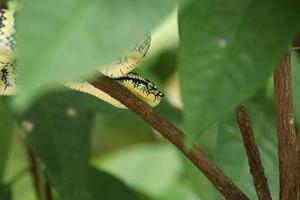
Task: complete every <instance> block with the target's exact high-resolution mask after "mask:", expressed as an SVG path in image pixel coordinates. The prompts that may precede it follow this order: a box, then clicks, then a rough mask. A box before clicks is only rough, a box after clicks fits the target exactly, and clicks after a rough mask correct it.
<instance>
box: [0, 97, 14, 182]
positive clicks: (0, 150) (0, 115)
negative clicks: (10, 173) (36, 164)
mask: <svg viewBox="0 0 300 200" xmlns="http://www.w3.org/2000/svg"><path fill="white" fill-rule="evenodd" d="M12 132H13V121H12V118H11V115H10V113H9V111H8V109H7V105H6V104H5V103H4V99H3V98H0V138H1V139H0V183H1V182H3V174H4V169H5V164H6V160H7V157H8V153H9V147H10V143H11V139H12Z"/></svg>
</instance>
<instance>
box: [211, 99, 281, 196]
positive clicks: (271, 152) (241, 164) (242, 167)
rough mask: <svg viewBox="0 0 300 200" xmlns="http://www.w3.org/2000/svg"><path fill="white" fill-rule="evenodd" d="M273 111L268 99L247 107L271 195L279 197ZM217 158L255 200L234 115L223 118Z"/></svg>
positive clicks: (227, 172)
mask: <svg viewBox="0 0 300 200" xmlns="http://www.w3.org/2000/svg"><path fill="white" fill-rule="evenodd" d="M259 98H262V97H259ZM274 110H275V108H274V104H273V102H272V101H267V100H266V99H263V100H261V101H259V102H256V104H254V103H250V104H249V105H248V106H247V111H248V113H249V115H250V118H251V121H252V126H253V130H254V134H255V138H256V144H257V145H258V148H259V151H260V155H261V159H262V162H263V165H264V169H265V173H266V176H267V179H268V183H269V187H270V190H271V193H272V196H278V191H279V188H278V177H279V175H278V160H277V143H276V138H277V137H276V129H275V113H274ZM214 159H215V162H216V163H217V165H218V166H220V167H221V169H222V170H224V171H225V173H226V175H228V176H229V177H230V178H231V179H232V180H233V182H234V183H236V184H237V185H238V186H239V187H240V188H241V189H242V191H244V192H245V193H246V194H247V195H248V196H249V198H250V199H256V192H255V189H254V186H253V180H252V176H251V174H250V169H249V165H248V159H247V156H246V152H245V149H244V146H243V142H242V136H241V133H240V131H239V128H238V126H237V123H236V119H235V115H234V114H231V115H230V116H228V117H226V118H224V119H223V120H221V122H220V124H219V131H218V139H217V144H216V150H215V156H214Z"/></svg>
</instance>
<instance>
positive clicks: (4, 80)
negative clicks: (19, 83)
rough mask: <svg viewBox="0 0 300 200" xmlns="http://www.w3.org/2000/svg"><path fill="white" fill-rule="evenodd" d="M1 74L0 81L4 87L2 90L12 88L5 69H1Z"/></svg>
mask: <svg viewBox="0 0 300 200" xmlns="http://www.w3.org/2000/svg"><path fill="white" fill-rule="evenodd" d="M1 72H2V76H1V80H2V81H3V83H4V85H5V87H4V90H6V89H7V88H8V87H11V86H12V84H11V83H10V82H9V80H8V76H9V72H8V69H7V68H6V67H4V68H3V69H1Z"/></svg>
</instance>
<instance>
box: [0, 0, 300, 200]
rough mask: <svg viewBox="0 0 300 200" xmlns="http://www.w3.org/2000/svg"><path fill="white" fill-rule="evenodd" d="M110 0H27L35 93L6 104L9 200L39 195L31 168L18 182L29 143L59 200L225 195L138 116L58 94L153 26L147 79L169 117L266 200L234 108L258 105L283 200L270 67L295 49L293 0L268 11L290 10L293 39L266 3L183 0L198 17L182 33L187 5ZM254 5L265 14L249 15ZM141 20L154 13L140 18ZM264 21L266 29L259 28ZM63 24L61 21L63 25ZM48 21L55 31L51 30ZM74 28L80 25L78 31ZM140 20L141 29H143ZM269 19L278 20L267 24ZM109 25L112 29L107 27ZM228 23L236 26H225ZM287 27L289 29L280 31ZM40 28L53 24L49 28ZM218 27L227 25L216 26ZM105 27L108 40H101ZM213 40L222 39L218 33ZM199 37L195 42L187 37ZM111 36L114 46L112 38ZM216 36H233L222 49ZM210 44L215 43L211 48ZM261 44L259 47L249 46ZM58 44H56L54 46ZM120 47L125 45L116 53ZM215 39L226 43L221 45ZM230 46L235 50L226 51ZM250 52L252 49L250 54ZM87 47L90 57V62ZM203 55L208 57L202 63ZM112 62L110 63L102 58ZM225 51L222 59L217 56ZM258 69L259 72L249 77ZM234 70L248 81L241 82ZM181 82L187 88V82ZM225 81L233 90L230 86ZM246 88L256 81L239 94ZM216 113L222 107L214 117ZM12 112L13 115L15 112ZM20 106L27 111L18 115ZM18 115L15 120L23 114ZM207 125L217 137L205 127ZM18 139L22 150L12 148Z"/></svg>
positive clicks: (2, 105)
mask: <svg viewBox="0 0 300 200" xmlns="http://www.w3.org/2000/svg"><path fill="white" fill-rule="evenodd" d="M99 2H100V3H99ZM99 2H98V3H97V1H90V2H89V3H82V2H80V1H68V0H64V1H51V2H47V1H40V2H39V1H37V0H36V1H34V0H32V1H31V2H30V3H27V2H25V3H24V5H23V4H21V5H22V6H21V10H20V14H19V16H18V17H19V18H20V21H19V22H17V23H19V25H18V27H17V28H18V29H17V30H20V33H19V34H20V53H21V54H20V55H21V58H20V60H21V61H20V65H21V66H23V68H22V69H20V77H21V78H22V79H23V80H24V86H22V90H21V92H20V95H19V96H18V97H16V98H10V97H8V98H7V97H1V98H0V111H1V112H0V119H1V123H0V134H1V138H2V139H1V140H0V178H1V177H2V178H1V179H0V182H1V183H2V184H1V187H0V197H1V195H2V196H3V197H4V196H5V195H8V194H9V193H10V192H11V193H12V194H13V199H14V200H34V199H36V197H35V192H34V188H33V184H32V180H31V174H30V172H29V171H28V170H27V171H25V173H22V176H20V177H18V176H17V177H16V175H17V174H19V172H22V171H23V170H24V169H25V170H26V169H28V165H29V163H28V159H27V150H26V149H27V147H26V145H28V146H29V147H30V148H31V149H32V150H33V152H34V153H35V154H36V155H37V158H38V159H39V161H40V162H41V163H42V164H41V167H42V169H43V170H45V174H46V177H47V178H48V179H49V180H50V182H51V184H52V185H53V190H54V196H55V198H56V197H60V198H61V199H72V200H76V199H101V198H102V199H106V200H110V199H112V200H115V199H123V200H125V199H128V200H132V199H140V200H167V199H172V200H182V199H185V200H200V199H204V200H206V199H222V197H221V196H220V195H219V194H218V192H216V190H215V189H214V188H213V186H212V185H211V184H210V182H209V181H208V180H207V179H206V178H205V177H204V176H203V175H202V174H201V173H200V172H199V171H198V170H197V169H196V168H195V167H194V166H193V165H192V164H191V163H190V162H189V161H188V160H187V159H185V158H184V157H183V156H182V155H181V154H180V153H179V152H178V151H177V150H176V149H175V148H174V147H173V146H172V145H171V144H169V143H168V142H166V141H165V140H164V139H163V138H162V137H161V136H160V135H159V134H158V133H156V132H155V131H154V130H153V129H151V128H150V127H149V126H148V125H147V124H146V123H145V122H143V121H142V120H141V119H139V118H138V117H137V116H135V115H134V114H133V113H131V112H130V111H127V110H119V109H116V108H113V107H111V106H110V105H107V104H105V103H103V102H101V101H100V100H98V99H96V98H94V97H91V96H88V95H85V94H80V93H78V92H75V91H70V90H68V89H64V88H63V87H61V86H58V85H59V84H58V83H57V82H58V81H61V80H62V79H64V80H70V79H72V78H74V77H82V76H85V77H90V76H89V75H90V74H92V73H91V72H92V66H93V64H94V63H96V62H99V64H103V63H105V62H106V59H109V58H112V57H115V56H117V55H121V52H123V51H124V49H127V48H128V46H131V44H132V43H133V41H136V39H137V38H138V37H139V36H140V35H141V33H144V32H145V30H151V32H152V39H153V41H152V45H151V48H150V52H149V53H148V55H147V56H146V58H145V60H144V61H143V62H142V63H141V64H140V66H139V67H138V68H137V70H136V71H138V72H139V73H140V74H143V76H145V77H148V78H149V79H151V80H153V81H154V82H155V83H157V84H158V86H159V87H160V88H161V89H162V90H163V91H164V92H165V93H166V98H164V100H163V101H162V103H161V105H160V106H159V107H158V108H157V110H158V111H159V112H160V113H161V114H162V115H164V116H165V117H167V118H168V119H169V120H170V121H172V122H173V123H174V124H176V125H177V126H178V127H180V128H181V129H183V130H184V131H185V132H187V134H188V137H189V139H190V140H192V141H196V142H197V143H198V144H199V146H201V148H202V149H203V150H204V151H205V152H206V153H207V154H208V155H209V157H210V158H211V159H213V160H214V161H215V162H216V163H217V164H218V166H220V168H221V169H222V170H224V171H225V173H226V174H227V175H228V176H229V177H230V178H231V179H233V181H234V182H235V183H236V184H237V185H238V186H239V187H241V189H242V191H244V192H245V193H246V194H247V195H249V197H250V199H256V194H255V190H254V187H253V184H252V179H251V176H250V172H249V167H248V162H247V158H246V154H245V151H244V149H243V146H242V141H241V136H240V133H239V130H238V128H237V125H236V122H235V118H234V113H233V109H231V108H233V107H234V106H233V105H234V104H236V103H240V102H243V103H244V104H246V106H247V108H248V109H249V113H250V116H251V118H252V122H253V126H254V132H255V136H256V139H257V143H258V146H259V148H260V153H261V155H262V160H263V164H264V166H265V171H266V174H267V177H268V181H269V185H270V188H271V193H272V195H273V196H274V199H276V197H278V191H279V188H278V161H277V144H276V132H275V119H274V111H275V107H274V97H273V96H274V94H273V86H272V75H271V72H272V69H273V68H274V67H275V66H276V65H274V66H264V65H265V64H272V63H276V62H277V61H279V60H280V58H281V56H282V55H283V54H282V53H283V52H285V51H286V50H287V48H288V47H289V45H291V44H290V39H291V38H292V36H293V34H294V33H295V30H296V29H297V23H296V22H295V21H297V18H296V19H295V17H296V16H297V15H295V16H292V17H293V18H290V17H291V16H290V15H292V14H286V13H288V12H289V13H291V7H289V6H291V5H292V4H291V2H292V1H289V3H286V4H285V3H282V4H281V3H279V1H275V3H274V2H273V3H272V5H273V6H270V4H268V3H270V2H268V1H266V3H265V4H264V5H261V6H262V8H269V9H271V10H272V9H273V11H282V12H283V14H282V16H285V14H286V19H289V20H290V21H289V23H285V22H286V21H285V17H282V18H280V19H281V20H282V21H281V22H280V23H282V24H283V25H286V26H288V28H287V30H284V31H280V30H279V31H278V29H279V28H274V29H272V26H273V24H276V23H277V22H276V19H270V21H269V18H264V16H265V15H267V13H266V14H265V15H264V14H262V13H261V8H258V7H257V5H259V3H258V1H255V0H252V1H250V0H249V1H235V0H231V1H229V2H228V5H223V7H222V8H218V7H217V8H215V7H213V6H212V5H213V4H211V3H210V2H209V1H202V4H201V5H202V6H203V7H204V8H205V9H203V11H201V8H199V4H198V3H195V1H183V2H181V3H182V5H181V7H180V8H181V9H185V8H186V9H191V10H190V11H191V12H190V14H183V15H180V16H182V18H180V20H179V24H181V26H180V27H182V28H180V30H179V31H178V23H177V11H176V8H175V6H176V2H175V3H174V2H172V1H165V2H164V3H159V1H158V2H156V3H157V5H156V6H153V4H154V3H153V2H151V3H149V2H150V1H135V2H134V3H137V2H140V3H139V4H138V5H139V6H140V7H135V6H133V5H132V4H133V3H129V1H122V2H124V3H121V2H120V1H112V3H105V1H99ZM216 2H217V1H216ZM126 3H128V4H126ZM98 4H99V5H98ZM58 5H59V6H60V7H61V8H70V7H71V8H73V7H72V6H74V8H79V10H78V13H79V14H77V13H72V12H74V10H72V9H67V10H64V9H61V10H58V11H57V10H56V11H53V9H49V8H52V7H55V6H58ZM49 6H50V7H49ZM97 6H102V7H101V8H103V10H105V9H106V10H105V12H104V14H101V15H99V16H97V17H95V16H93V14H95V13H98V12H96V11H94V9H95V8H98V7H97ZM284 6H286V7H284ZM82 7H83V8H82ZM148 7H150V8H149V9H146V8H148ZM192 7H193V8H194V11H192ZM236 8H239V9H236ZM250 8H253V9H254V10H251V11H249V10H250ZM84 9H86V10H84ZM126 9H127V10H126ZM138 9H139V10H138ZM143 9H144V10H143ZM157 9H159V11H157ZM195 9H196V10H195ZM197 9H198V10H197ZM210 9H211V10H210ZM218 9H220V10H223V11H227V12H224V13H222V12H220V16H218V17H219V18H217V19H220V17H221V15H222V17H224V21H222V20H221V21H219V20H215V19H214V18H213V17H206V15H205V14H207V13H208V14H209V13H210V12H211V13H213V12H212V11H215V10H218ZM237 10H238V11H237ZM93 11H94V12H93ZM125 11H126V12H125ZM131 11H132V13H131ZM196 11H197V12H196ZM209 11H210V12H209ZM229 11H232V12H229ZM43 12H45V13H44V14H43ZM68 12H69V13H68ZM206 12H207V13H206ZM285 12H286V13H285ZM41 13H42V14H41ZM62 13H63V14H62ZM87 13H88V14H87ZM89 13H91V14H89ZM141 13H143V17H141V18H136V16H139V14H141ZM199 13H200V14H199ZM245 13H246V14H245ZM197 14H199V16H197ZM37 16H41V17H40V18H37ZM74 16H76V17H74ZM107 16H112V18H111V19H110V20H111V21H109V22H107V18H106V17H107ZM153 16H154V17H153ZM208 16H210V15H208ZM248 16H253V17H248ZM93 17H94V18H93ZM297 17H298V16H297ZM123 18H124V20H123ZM260 18H261V19H262V20H261V21H259V22H258V21H257V22H258V23H256V24H252V22H253V21H255V20H257V19H260ZM53 19H56V20H57V21H56V22H57V23H51V22H53ZM90 19H94V20H93V21H92V22H91V23H89V24H86V22H87V21H86V20H90ZM95 19H97V20H95ZM193 19H194V20H193ZM207 19H211V20H207ZM225 19H226V20H228V21H226V20H225ZM267 19H268V20H267ZM298 19H299V18H298ZM43 20H46V23H45V24H40V23H41V22H43ZM47 20H48V21H47ZM68 20H71V22H72V23H67V24H66V22H68ZM122 20H123V21H122ZM126 20H127V21H126ZM185 20H189V22H190V23H187V22H185ZM298 21H299V20H298ZM128 22H131V23H134V24H135V25H136V26H132V27H131V26H130V24H129V23H128ZM193 23H194V25H195V27H194V26H193ZM267 23H271V24H268V26H267V27H264V26H265V25H266V24H267ZM272 23H273V24H272ZM278 23H279V22H278ZM99 24H101V25H102V26H99V27H98V28H97V26H98V25H99ZM186 24H188V25H186ZM199 24H200V25H199ZM220 24H224V27H222V26H221V25H220ZM240 24H241V25H240ZM282 24H279V25H278V24H277V25H278V26H279V27H280V26H281V25H282ZM124 25H126V26H125V28H124ZM39 26H41V27H42V28H41V29H38V30H37V29H36V27H39ZM228 26H229V27H230V28H228ZM240 26H241V27H242V28H240ZM90 27H92V28H91V29H90ZM214 27H219V28H218V29H217V30H215V29H214ZM270 27H271V28H270ZM53 28H54V30H60V31H59V34H55V32H57V31H51V30H52V29H53ZM108 28H111V29H112V30H113V31H111V30H110V31H109V30H107V29H108ZM101 29H102V30H101ZM191 29H193V30H191ZM240 29H241V30H245V31H248V32H243V31H240ZM41 30H42V31H41ZM83 30H84V31H83ZM120 30H123V31H120ZM128 30H129V31H128ZM47 31H48V32H47ZM93 31H95V32H96V33H95V34H93ZM118 31H120V32H118ZM197 31H198V32H197ZM272 31H274V32H272ZM276 31H277V32H276ZM100 32H101V34H100ZM112 32H113V33H114V34H112ZM116 32H117V34H115V33H116ZM192 32H196V34H193V33H192ZM179 33H181V36H182V37H181V42H183V43H180V45H181V46H180V50H179ZM197 33H198V34H197ZM212 33H216V36H215V35H212ZM262 33H263V34H265V35H261V34H262ZM218 34H220V35H218ZM41 35H42V36H43V37H42V36H41ZM45 35H46V36H45ZM232 35H233V36H232ZM37 36H38V37H37ZM58 36H59V37H58ZM86 36H91V37H86ZM111 37H113V38H111ZM189 37H190V40H189V39H187V38H189ZM227 37H228V38H227ZM99 38H101V39H99ZM103 38H110V39H107V41H105V39H103ZM214 38H215V39H216V38H219V39H220V38H221V40H217V41H215V40H214ZM266 38H270V41H266ZM75 39H76V40H75ZM77 40H79V42H78V43H76V44H77V45H78V46H79V47H80V48H82V49H81V50H80V51H77V50H72V49H71V47H73V46H72V45H70V44H73V43H74V42H75V41H77ZM114 40H115V42H114ZM205 40H207V43H202V42H203V41H205ZM249 40H252V41H253V44H249ZM40 41H43V42H42V43H41V42H40ZM53 41H54V42H53ZM124 41H125V42H124ZM195 41H197V45H195V44H196V42H195ZM272 41H278V43H276V44H274V43H272ZM52 42H53V44H54V45H52V46H51V45H50V44H51V43H52ZM111 42H114V45H113V48H112V46H111V45H110V44H111ZM216 42H217V43H216ZM95 43H99V46H97V45H93V46H92V47H90V46H88V45H90V44H95ZM115 43H116V44H120V45H116V44H115ZM215 43H216V44H217V45H215V46H212V44H215ZM270 43H271V44H272V45H269V44H270ZM100 44H101V45H100ZM49 45H50V46H49ZM224 45H225V46H224ZM227 45H228V46H229V47H228V48H229V49H227ZM247 45H249V46H247ZM29 46H32V47H34V48H32V50H31V51H28V52H25V53H24V50H23V49H26V48H28V47H29ZM95 46H96V47H95ZM223 46H224V48H225V50H224V51H225V52H224V51H223V50H220V49H219V48H220V47H221V49H222V48H223ZM197 47H198V48H197ZM41 49H43V50H42V51H41ZM245 49H246V50H245ZM247 49H250V51H249V52H247ZM82 51H86V52H87V53H86V54H82ZM92 51H93V53H90V52H92ZM237 51H241V52H243V51H245V52H244V53H245V55H249V58H248V59H249V60H250V61H247V60H246V61H243V60H242V61H237V62H235V59H233V58H232V57H233V55H234V53H237ZM254 51H255V52H256V51H258V53H257V54H256V53H255V55H254V56H252V54H251V52H254ZM57 52H58V53H57ZM102 52H105V53H104V54H103V53H102ZM199 52H200V53H199ZM214 52H215V53H216V55H215V54H213V53H214ZM89 53H90V54H89ZM195 53H197V54H199V57H195V56H194V54H195ZM208 53H211V54H209V55H211V56H209V55H207V54H208ZM247 53H248V54H247ZM101 54H103V55H104V56H103V57H101ZM78 55H80V56H78ZM186 55H188V56H190V57H188V56H186ZM218 55H220V56H221V58H220V59H219V58H214V57H213V56H217V57H218ZM99 56H100V57H99ZM105 56H106V57H105ZM262 57H263V60H262ZM53 58H55V59H53ZM95 58H97V59H95ZM200 62H201V63H200ZM243 62H244V63H243ZM199 63H200V64H199ZM277 63H278V62H277ZM215 64H216V65H215ZM240 64H241V65H240ZM85 65H86V66H85ZM223 65H224V66H223ZM232 66H233V67H232ZM205 67H207V68H209V69H211V71H209V70H206V68H205ZM231 67H232V68H231ZM237 67H238V68H237ZM251 67H253V69H254V70H253V71H250V72H251V73H249V74H247V73H248V72H249V69H250V68H251ZM263 67H265V68H266V69H268V70H266V69H265V68H263ZM292 68H293V89H294V91H293V92H294V98H295V108H296V109H295V110H296V113H295V114H296V122H297V123H299V121H297V120H299V118H300V110H299V109H298V108H299V106H300V105H299V99H300V87H298V86H299V84H300V78H299V76H298V75H297V74H299V73H300V62H299V60H298V57H297V55H296V54H293V55H292ZM178 69H179V70H178ZM224 69H225V70H224ZM226 69H228V70H226ZM232 69H234V70H232ZM266 71H268V72H269V73H266ZM231 72H234V73H236V74H234V75H232V74H230V73H231ZM43 74H47V76H45V75H43ZM261 74H263V75H261ZM256 75H257V76H256ZM179 77H180V80H183V81H184V83H182V82H181V83H179ZM220 77H221V78H220ZM240 79H242V81H240ZM224 80H225V81H226V80H227V81H228V82H230V83H233V84H229V85H227V84H224V82H222V81H224ZM206 81H207V84H206ZM252 81H254V82H252ZM255 81H256V82H255ZM244 82H247V84H241V85H238V86H232V85H235V84H239V83H244ZM257 82H258V83H257ZM254 83H255V84H254ZM256 83H257V84H256ZM214 84H217V85H218V86H219V87H220V88H221V89H219V88H218V87H215V86H214ZM223 84H224V85H223ZM236 87H237V88H238V89H237V88H236ZM203 88H205V89H203ZM237 91H240V92H237ZM180 93H181V94H182V98H181V96H180ZM206 97H207V98H206ZM182 101H183V102H182ZM208 102H209V104H208ZM182 103H184V105H185V109H183V107H182ZM206 107H208V108H211V107H214V108H216V109H217V108H219V109H220V110H219V112H218V110H213V111H209V112H204V111H206ZM8 108H9V110H12V111H8ZM230 109H231V110H230ZM20 110H22V111H24V110H25V112H24V113H23V114H19V113H20V112H16V111H20ZM231 112H232V113H231ZM11 113H14V115H13V117H12V115H11ZM16 113H17V114H16ZM12 118H13V119H14V120H12ZM187 122H188V123H187ZM17 124H18V125H17ZM207 127H208V128H207ZM203 129H205V131H201V130H203ZM195 130H197V131H196V132H195ZM200 133H201V134H200ZM10 141H11V145H8V144H10ZM24 141H26V142H25V143H24ZM25 144H26V145H25ZM5 157H7V159H5ZM2 174H3V176H1V175H2ZM0 199H1V198H0Z"/></svg>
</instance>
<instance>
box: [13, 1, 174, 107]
mask: <svg viewBox="0 0 300 200" xmlns="http://www.w3.org/2000/svg"><path fill="white" fill-rule="evenodd" d="M176 4H177V1H176V0H175V1H174V0H165V1H160V0H153V1H147V0H123V1H119V0H110V1H106V0H88V1H80V0H52V1H46V0H42V1H41V0H31V1H26V2H24V4H23V7H22V10H21V11H20V13H18V16H17V25H18V26H17V31H18V35H19V48H20V66H21V67H20V79H21V80H22V89H21V90H20V92H21V93H20V95H19V96H18V97H17V100H16V101H17V102H18V103H19V105H24V104H26V103H28V102H27V101H25V100H28V98H29V97H32V96H33V95H35V96H36V95H37V93H36V92H41V91H42V90H47V89H49V86H52V87H53V85H55V84H57V83H58V82H63V81H67V80H73V79H76V78H80V77H83V76H87V75H91V72H93V71H94V70H96V68H98V67H101V66H103V65H104V64H107V63H108V62H110V61H111V60H112V59H113V58H116V57H117V56H120V55H122V54H124V53H125V52H127V51H128V50H129V49H130V48H131V47H132V46H133V45H134V44H135V43H136V42H137V41H139V40H141V39H142V38H143V37H144V36H145V34H148V33H149V32H150V31H151V30H152V29H153V28H154V27H155V26H157V25H158V24H159V22H160V21H162V20H163V19H164V18H165V17H166V16H167V15H168V14H169V13H170V12H171V11H172V9H174V8H175V6H176ZM45 75H46V76H45Z"/></svg>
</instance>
